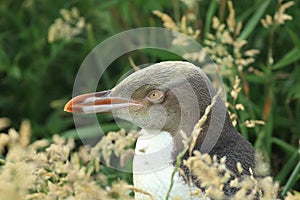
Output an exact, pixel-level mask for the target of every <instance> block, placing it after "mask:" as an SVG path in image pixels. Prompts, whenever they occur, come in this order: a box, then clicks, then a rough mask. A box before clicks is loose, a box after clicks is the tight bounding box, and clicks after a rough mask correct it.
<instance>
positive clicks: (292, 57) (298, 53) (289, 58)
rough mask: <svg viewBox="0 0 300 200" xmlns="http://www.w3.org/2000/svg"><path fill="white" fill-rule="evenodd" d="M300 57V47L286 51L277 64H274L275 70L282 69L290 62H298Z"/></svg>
mask: <svg viewBox="0 0 300 200" xmlns="http://www.w3.org/2000/svg"><path fill="white" fill-rule="evenodd" d="M299 59H300V50H299V49H298V48H296V47H295V48H294V49H292V50H290V51H289V52H288V53H286V54H285V55H284V56H283V58H281V59H280V60H279V61H278V62H277V63H276V64H275V65H273V67H272V68H273V70H275V69H276V70H277V69H282V68H284V67H287V66H288V65H289V64H291V63H293V62H296V61H297V60H299Z"/></svg>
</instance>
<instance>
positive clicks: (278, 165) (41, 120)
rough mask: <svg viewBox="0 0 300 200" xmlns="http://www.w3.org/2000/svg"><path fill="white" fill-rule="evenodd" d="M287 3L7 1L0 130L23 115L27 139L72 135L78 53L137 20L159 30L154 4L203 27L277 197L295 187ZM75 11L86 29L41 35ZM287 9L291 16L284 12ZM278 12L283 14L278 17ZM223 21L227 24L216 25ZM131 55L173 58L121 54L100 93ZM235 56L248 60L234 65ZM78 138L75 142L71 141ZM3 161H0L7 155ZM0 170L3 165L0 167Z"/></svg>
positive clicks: (296, 88) (295, 108)
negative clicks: (69, 107)
mask: <svg viewBox="0 0 300 200" xmlns="http://www.w3.org/2000/svg"><path fill="white" fill-rule="evenodd" d="M50 5H51V6H50ZM287 5H288V4H286V2H282V1H275V0H272V1H271V0H268V1H263V0H255V1H253V2H250V1H249V2H243V1H232V7H233V10H232V9H230V6H229V5H228V1H226V0H221V1H195V4H194V6H193V7H189V6H188V5H187V4H185V3H184V1H176V0H174V1H172V3H170V2H169V1H167V0H163V1H147V2H143V3H142V2H140V1H121V0H113V1H109V2H101V3H100V2H98V1H96V0H87V1H67V2H62V1H58V0H57V1H51V4H50V2H48V1H39V0H26V1H23V2H10V1H8V0H4V1H2V2H1V3H0V13H1V16H2V17H1V19H0V25H1V33H0V77H1V78H0V89H1V97H0V109H1V116H3V117H7V118H9V119H10V121H11V123H10V124H9V125H7V126H4V128H2V129H1V131H2V132H5V133H7V132H9V128H10V127H19V126H20V124H21V122H22V121H23V120H24V119H28V120H29V121H30V123H31V126H32V127H31V129H32V131H31V133H32V134H31V137H30V138H31V142H35V141H37V140H38V139H45V138H46V139H49V141H50V140H51V138H52V135H55V134H62V135H63V136H64V137H65V138H78V134H77V132H76V130H75V129H74V125H73V119H72V116H71V115H69V114H67V113H65V112H63V106H64V104H65V102H66V101H67V100H68V99H69V98H70V97H71V93H72V87H73V82H74V79H75V76H76V72H77V70H78V68H79V66H80V64H81V63H82V61H83V59H84V57H85V56H86V55H87V53H88V52H89V51H91V50H92V49H93V48H94V47H95V46H96V45H97V44H98V43H100V42H101V41H103V40H105V39H106V38H109V37H110V36H112V35H114V34H117V33H118V32H120V31H123V30H127V29H130V28H137V27H142V26H156V27H162V26H163V23H162V21H161V19H160V18H159V17H157V16H156V15H153V11H154V10H158V11H160V12H161V13H165V14H167V15H169V16H170V18H171V19H172V20H173V21H174V23H175V24H176V25H177V26H178V27H182V26H181V25H182V24H181V23H182V17H184V16H185V17H186V19H187V21H186V26H187V27H190V28H191V29H193V30H194V31H196V30H200V35H199V36H198V37H197V41H198V42H199V43H200V44H201V45H202V46H204V47H205V48H206V49H207V51H208V52H209V54H210V56H211V57H212V58H213V59H215V62H216V63H217V64H218V65H219V67H220V72H221V74H222V75H223V79H224V82H225V83H226V85H227V90H228V95H227V96H228V103H229V108H228V109H229V111H230V112H231V116H232V118H233V120H236V123H237V126H236V127H237V129H238V130H239V131H240V132H241V133H242V134H243V136H244V137H245V138H247V139H248V140H249V141H250V142H251V143H252V144H254V146H255V148H256V150H257V151H259V152H261V153H262V154H263V155H264V159H265V161H266V162H267V163H268V164H269V165H270V174H271V175H272V176H273V177H275V179H276V180H277V181H279V183H280V185H281V191H282V194H283V195H286V194H287V193H288V192H291V191H293V190H298V191H299V190H300V186H299V185H300V182H299V153H298V149H299V138H300V135H299V131H298V130H300V124H299V123H298V122H299V121H300V70H299V62H300V56H299V55H300V39H299V37H298V34H297V33H299V32H300V25H299V23H298V22H297V19H299V18H300V12H299V7H300V2H298V1H294V5H292V6H290V7H288V8H287V7H286V6H287ZM72 8H77V9H78V13H79V17H77V18H76V17H75V19H74V20H75V22H76V23H77V22H78V21H79V19H80V17H83V18H84V20H85V21H84V22H85V23H84V27H83V28H82V29H80V31H79V33H78V34H76V35H73V36H72V37H71V38H68V39H67V38H65V37H62V38H59V39H57V40H55V41H48V36H49V29H50V27H51V26H52V25H54V24H55V20H56V19H63V15H62V14H60V10H62V9H65V10H67V11H71V10H72ZM285 14H286V15H289V16H291V17H292V18H286V17H287V16H286V15H285ZM267 15H268V16H270V17H271V19H272V21H271V22H270V20H269V21H268V17H267ZM278 16H279V17H278ZM280 16H281V18H280ZM283 18H285V19H287V20H285V21H284V22H281V21H280V19H283ZM76 20H77V21H76ZM216 22H218V23H219V25H217V24H216ZM262 22H264V23H262ZM76 23H75V24H76ZM239 23H240V24H242V26H241V27H239V26H240V25H239ZM221 24H224V26H225V28H224V30H221V29H220V25H221ZM232 24H233V25H232ZM72 27H73V28H74V23H73V24H72ZM239 29H240V30H239ZM57 30H58V31H59V30H62V28H61V27H58V29H57ZM232 30H233V31H232ZM179 31H183V30H179ZM225 32H226V34H229V35H230V37H232V39H233V41H234V42H233V43H228V42H226V41H225V42H224V41H222V38H220V37H219V36H218V33H221V36H222V34H224V33H225ZM212 38H213V39H212ZM243 40H245V41H246V43H245V44H242V42H241V41H243ZM212 42H214V43H212ZM212 45H215V46H212ZM220 46H222V47H224V49H223V51H224V52H226V56H221V55H218V53H216V48H217V47H220ZM251 49H255V50H258V51H259V53H255V54H251V55H250V56H247V53H246V52H247V50H251ZM248 53H249V52H248ZM240 55H242V57H240ZM230 56H231V57H232V58H233V59H232V61H231V63H230V64H228V63H225V58H229V57H230ZM128 57H132V60H134V62H135V63H136V64H137V65H139V64H143V63H147V62H150V61H151V62H157V61H160V60H168V59H174V57H172V56H171V55H169V54H167V53H165V54H161V53H157V52H156V51H154V50H153V51H152V50H147V51H142V53H139V52H138V53H134V52H133V53H131V54H128V55H124V56H122V57H121V58H119V59H118V60H116V61H115V62H114V63H113V64H112V66H111V67H110V68H109V69H108V70H107V71H106V73H105V74H106V77H105V78H104V79H103V80H101V84H100V85H99V88H98V89H99V90H103V89H109V88H111V87H112V86H113V85H114V83H115V82H117V80H118V78H119V77H121V76H122V74H124V72H126V71H127V70H129V69H130V64H129V61H128V60H129V59H128ZM249 59H251V60H249ZM237 61H243V62H244V61H245V62H246V61H247V62H248V61H249V62H248V63H246V64H243V65H242V66H240V64H239V63H237ZM250 61H251V62H250ZM124 63H125V64H124ZM235 77H238V78H239V79H240V83H239V85H238V87H237V88H240V90H239V92H238V96H237V97H235V96H232V95H231V92H232V91H234V88H233V86H234V83H235ZM237 88H236V89H237ZM236 89H235V90H236ZM237 104H242V105H243V106H244V110H241V109H237V107H236V105H237ZM234 114H235V115H234ZM247 120H248V121H250V122H255V121H251V120H260V121H264V122H265V125H259V124H255V123H254V127H247V126H249V124H248V125H247V123H245V122H246V121H247ZM99 121H100V122H101V124H102V125H103V127H104V129H103V132H104V133H103V134H106V133H107V132H109V131H112V130H114V131H115V130H118V127H117V125H116V124H115V123H114V122H113V119H112V117H111V116H109V115H107V116H105V117H101V118H99ZM81 132H82V134H83V135H87V137H93V136H97V135H98V133H97V132H96V131H93V127H85V128H82V130H81ZM76 144H80V141H79V140H76ZM77 148H79V147H77ZM2 159H4V160H5V159H7V153H6V152H5V151H4V152H3V153H2ZM3 170H4V168H3V167H1V168H0V171H3ZM114 173H115V172H114ZM114 177H115V176H114ZM113 180H117V178H116V177H115V178H114V179H110V181H109V182H110V184H111V183H112V182H113ZM122 180H125V181H128V182H129V183H130V182H131V177H130V175H128V174H126V175H124V176H122Z"/></svg>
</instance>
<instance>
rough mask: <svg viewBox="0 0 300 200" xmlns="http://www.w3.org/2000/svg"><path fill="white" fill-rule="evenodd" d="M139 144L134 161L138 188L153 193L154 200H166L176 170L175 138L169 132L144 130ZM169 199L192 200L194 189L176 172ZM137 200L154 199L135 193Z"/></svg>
mask: <svg viewBox="0 0 300 200" xmlns="http://www.w3.org/2000/svg"><path fill="white" fill-rule="evenodd" d="M140 134H141V135H140V137H139V138H138V140H137V142H136V147H135V156H134V159H133V182H134V186H135V187H136V188H139V189H142V190H143V191H145V192H148V193H150V194H151V195H152V196H153V199H155V200H156V199H157V200H160V199H162V200H164V199H165V198H166V195H167V192H168V190H169V187H170V184H171V176H172V173H173V171H174V166H173V165H172V163H173V159H172V152H173V149H174V141H173V137H172V136H171V134H170V133H168V132H155V131H149V130H144V129H142V130H141V132H140ZM173 180H174V185H173V187H172V190H171V193H170V199H173V198H174V197H179V198H182V199H201V198H199V197H197V198H191V196H190V195H189V194H190V193H191V192H192V191H193V190H194V189H195V187H189V186H188V184H186V183H185V182H184V180H183V178H182V177H180V176H179V173H178V172H176V174H175V177H174V179H173ZM135 199H137V200H140V199H143V200H146V199H151V198H150V197H149V196H147V195H143V194H142V193H138V192H136V194H135Z"/></svg>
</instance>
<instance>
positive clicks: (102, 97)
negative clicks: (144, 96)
mask: <svg viewBox="0 0 300 200" xmlns="http://www.w3.org/2000/svg"><path fill="white" fill-rule="evenodd" d="M110 92H111V91H110V90H107V91H103V92H95V93H89V94H82V95H79V96H76V97H74V98H73V99H71V100H70V101H68V102H67V103H66V105H65V108H64V111H66V112H71V113H82V114H91V113H110V112H112V111H113V110H116V109H121V108H128V107H131V106H143V104H142V103H140V102H137V101H133V100H131V99H126V98H122V97H112V96H110Z"/></svg>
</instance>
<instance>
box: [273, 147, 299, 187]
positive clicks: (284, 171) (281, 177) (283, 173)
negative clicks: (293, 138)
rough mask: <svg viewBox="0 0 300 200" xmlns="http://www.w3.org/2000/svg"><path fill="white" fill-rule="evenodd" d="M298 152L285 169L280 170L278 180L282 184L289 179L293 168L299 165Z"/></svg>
mask: <svg viewBox="0 0 300 200" xmlns="http://www.w3.org/2000/svg"><path fill="white" fill-rule="evenodd" d="M297 157H298V152H297V151H295V152H294V153H293V155H292V156H291V157H290V158H289V160H288V161H287V162H286V164H285V165H284V166H283V168H282V169H281V170H280V172H279V174H278V175H277V176H276V180H278V181H279V182H280V183H281V184H282V182H283V181H284V180H286V178H287V177H288V175H289V173H290V172H291V171H292V169H293V167H294V166H295V165H296V163H297Z"/></svg>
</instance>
